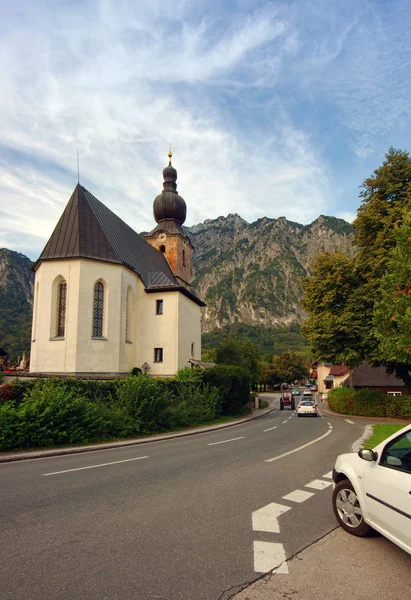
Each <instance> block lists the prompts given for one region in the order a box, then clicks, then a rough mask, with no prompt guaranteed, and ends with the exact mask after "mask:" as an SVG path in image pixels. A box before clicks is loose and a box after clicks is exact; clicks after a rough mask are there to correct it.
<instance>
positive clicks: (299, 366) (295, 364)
mask: <svg viewBox="0 0 411 600" xmlns="http://www.w3.org/2000/svg"><path fill="white" fill-rule="evenodd" d="M273 371H274V373H275V378H276V379H277V380H279V381H280V382H287V383H291V382H292V381H295V380H296V379H302V378H303V377H308V374H309V369H308V366H307V365H306V363H305V362H304V360H303V359H301V358H300V357H299V356H298V355H297V354H295V353H294V352H283V353H282V354H280V356H275V357H273Z"/></svg>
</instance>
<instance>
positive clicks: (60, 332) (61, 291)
mask: <svg viewBox="0 0 411 600" xmlns="http://www.w3.org/2000/svg"><path fill="white" fill-rule="evenodd" d="M66 300H67V283H66V282H65V281H61V282H60V283H59V285H58V288H57V311H56V337H64V334H65V332H66Z"/></svg>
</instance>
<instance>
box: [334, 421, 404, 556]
mask: <svg viewBox="0 0 411 600" xmlns="http://www.w3.org/2000/svg"><path fill="white" fill-rule="evenodd" d="M333 481H334V490H333V495H332V506H333V509H334V514H335V516H336V518H337V521H338V523H339V524H340V525H341V527H342V528H343V529H345V531H348V533H352V534H353V535H357V536H360V537H363V536H366V535H369V534H370V533H371V531H372V530H373V529H375V530H376V531H378V532H379V533H381V534H382V535H384V536H385V537H387V538H388V539H389V540H391V541H392V542H393V543H394V544H397V546H399V547H400V548H402V549H403V550H405V551H406V552H408V553H409V554H411V496H410V493H411V425H407V426H406V427H404V428H403V429H401V430H400V431H397V432H396V433H394V434H393V435H392V436H390V437H389V438H387V439H386V440H384V441H383V442H381V443H380V444H378V446H375V448H374V449H373V450H365V449H361V450H360V451H359V452H358V454H357V453H354V452H353V453H350V454H341V455H340V456H338V457H337V460H336V463H335V467H334V470H333Z"/></svg>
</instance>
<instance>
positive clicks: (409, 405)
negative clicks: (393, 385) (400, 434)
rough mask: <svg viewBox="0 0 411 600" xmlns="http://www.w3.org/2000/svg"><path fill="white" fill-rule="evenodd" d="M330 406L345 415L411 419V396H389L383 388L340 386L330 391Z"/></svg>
mask: <svg viewBox="0 0 411 600" xmlns="http://www.w3.org/2000/svg"><path fill="white" fill-rule="evenodd" d="M328 406H329V407H330V408H331V410H333V411H335V412H338V413H341V414H344V415H358V416H362V417H392V418H397V419H411V396H388V395H387V394H384V393H383V392H382V391H381V390H371V389H368V388H364V389H361V390H353V389H352V388H345V387H338V388H335V389H333V390H331V391H330V392H329V393H328Z"/></svg>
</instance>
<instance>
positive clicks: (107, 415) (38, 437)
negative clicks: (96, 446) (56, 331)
mask: <svg viewBox="0 0 411 600" xmlns="http://www.w3.org/2000/svg"><path fill="white" fill-rule="evenodd" d="M57 381H58V380H57ZM126 425H127V416H126V415H121V414H120V413H119V412H118V411H117V412H115V413H113V411H109V410H108V409H107V408H106V407H103V406H99V405H98V404H96V403H94V402H90V401H89V400H87V398H85V397H84V396H78V395H76V394H75V392H74V391H73V390H68V389H67V386H66V385H65V382H64V380H61V381H60V382H59V383H57V384H56V380H54V379H47V380H39V381H38V382H36V384H35V385H34V387H33V388H32V389H31V390H30V391H28V392H27V394H26V396H25V397H24V401H23V402H21V404H20V405H18V406H14V405H13V402H10V401H9V402H6V403H5V404H4V405H3V407H2V410H1V412H0V430H1V432H2V435H1V437H0V447H1V449H2V450H7V449H12V448H31V447H36V446H37V447H38V446H58V445H61V444H82V443H86V442H88V441H93V440H96V439H102V438H106V439H107V437H108V436H113V435H116V436H118V435H121V434H122V431H123V430H124V429H125V428H126Z"/></svg>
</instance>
